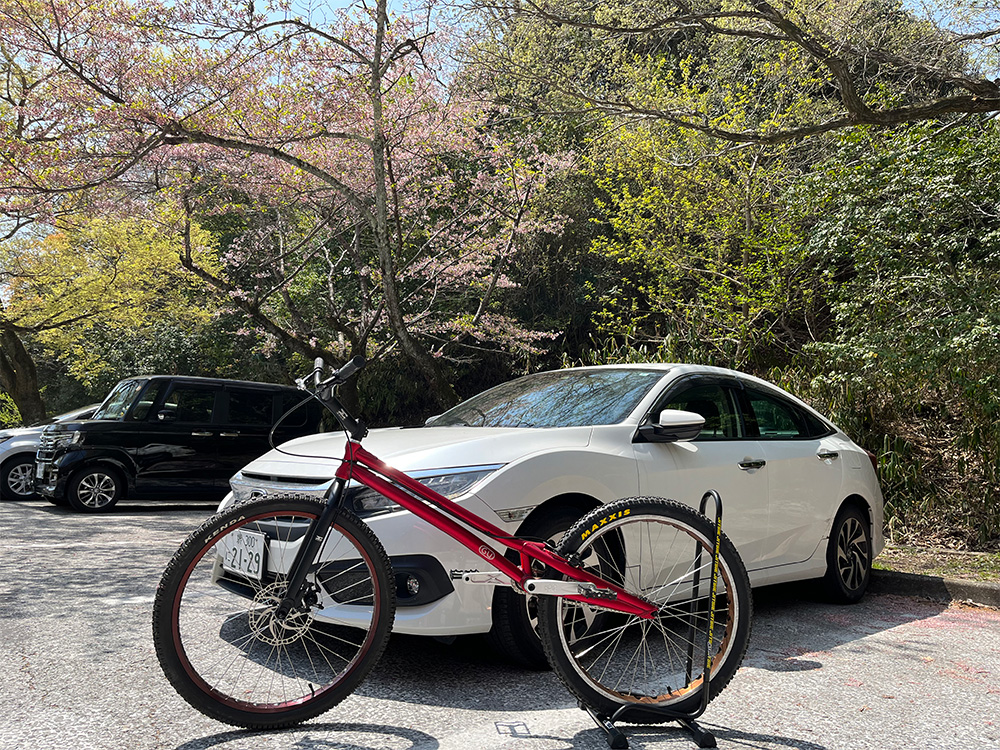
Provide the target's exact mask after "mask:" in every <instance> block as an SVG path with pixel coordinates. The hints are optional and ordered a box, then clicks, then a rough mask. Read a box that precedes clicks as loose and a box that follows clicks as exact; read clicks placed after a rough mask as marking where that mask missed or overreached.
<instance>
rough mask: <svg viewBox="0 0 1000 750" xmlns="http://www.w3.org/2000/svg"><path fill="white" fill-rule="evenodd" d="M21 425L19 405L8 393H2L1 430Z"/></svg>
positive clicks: (0, 396)
mask: <svg viewBox="0 0 1000 750" xmlns="http://www.w3.org/2000/svg"><path fill="white" fill-rule="evenodd" d="M20 424H21V413H20V412H19V411H18V410H17V405H16V404H15V403H14V401H13V399H11V397H10V396H8V395H7V394H6V393H3V392H2V391H0V429H5V428H7V427H18V426H20Z"/></svg>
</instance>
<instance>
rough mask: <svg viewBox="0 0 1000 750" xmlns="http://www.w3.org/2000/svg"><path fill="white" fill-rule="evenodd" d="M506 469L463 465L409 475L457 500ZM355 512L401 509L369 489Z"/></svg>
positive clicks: (356, 501) (361, 493)
mask: <svg viewBox="0 0 1000 750" xmlns="http://www.w3.org/2000/svg"><path fill="white" fill-rule="evenodd" d="M501 467H503V464H491V465H489V466H463V467H459V468H455V469H427V470H424V471H413V472H409V471H408V472H406V473H407V475H408V476H410V477H412V478H413V479H416V480H417V481H418V482H420V483H421V484H423V485H426V486H427V487H430V488H431V489H432V490H434V491H435V492H436V493H438V494H439V495H444V496H445V497H446V498H448V499H449V500H454V499H455V498H456V497H460V496H461V495H464V494H465V493H467V492H469V491H471V490H472V488H473V487H474V486H475V485H477V484H479V482H481V481H482V480H484V479H485V478H486V477H488V476H489V475H490V474H492V473H493V472H495V471H496V470H497V469H500V468H501ZM353 501H354V510H355V512H357V513H359V514H365V515H370V514H372V513H377V512H385V511H391V510H399V508H400V506H399V505H397V504H396V503H394V502H392V500H390V499H389V498H387V497H385V496H383V495H380V494H379V493H378V492H376V491H375V490H372V489H368V488H367V487H364V488H362V489H361V490H360V491H358V492H355V493H354V497H353Z"/></svg>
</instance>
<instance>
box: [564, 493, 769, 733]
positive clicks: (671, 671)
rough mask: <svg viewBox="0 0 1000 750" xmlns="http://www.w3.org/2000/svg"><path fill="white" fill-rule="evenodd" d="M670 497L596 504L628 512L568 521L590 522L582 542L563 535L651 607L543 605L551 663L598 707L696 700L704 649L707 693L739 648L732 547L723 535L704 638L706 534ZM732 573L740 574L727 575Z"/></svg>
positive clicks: (744, 600) (710, 540) (735, 661)
mask: <svg viewBox="0 0 1000 750" xmlns="http://www.w3.org/2000/svg"><path fill="white" fill-rule="evenodd" d="M672 505H673V504H671V505H667V504H666V503H663V502H662V501H660V502H656V503H654V504H652V508H647V509H646V510H643V509H642V508H641V507H636V506H635V504H632V505H631V506H628V505H621V506H620V507H619V505H618V504H615V505H611V506H606V507H605V508H604V509H603V511H598V512H597V514H598V515H600V516H601V517H602V518H604V519H607V518H608V516H612V517H613V516H614V515H616V512H617V510H620V509H623V508H628V509H629V511H630V512H629V513H628V514H626V515H625V517H623V518H619V519H616V520H611V521H610V522H608V523H606V524H605V525H603V526H600V525H599V521H600V519H598V518H597V516H594V519H591V521H590V522H588V521H587V519H585V520H584V522H581V525H580V526H578V527H577V529H582V530H584V531H586V529H584V526H585V525H587V523H590V524H591V525H598V528H597V529H596V530H594V531H593V533H591V534H589V535H587V536H586V538H585V539H583V540H582V541H580V537H581V536H582V534H581V533H579V532H578V531H577V529H573V530H571V531H570V534H575V536H574V537H569V534H568V535H567V536H568V537H569V540H568V541H569V544H568V545H564V547H563V552H564V553H565V552H568V551H575V552H576V554H578V555H579V556H580V557H581V558H582V560H583V562H584V567H585V568H587V569H588V570H591V571H592V572H594V573H596V574H597V575H600V576H602V577H604V578H605V579H607V580H609V581H612V582H614V583H616V584H617V585H619V586H621V587H622V588H624V589H625V590H627V591H628V592H629V593H631V594H634V595H635V596H638V597H640V598H644V599H647V600H649V601H652V602H654V603H655V604H657V605H658V606H659V612H658V614H657V616H656V617H655V618H654V619H652V620H644V619H642V618H640V617H638V616H633V615H624V614H620V613H614V612H610V611H607V610H603V611H602V610H599V609H596V608H594V607H591V606H589V605H585V604H581V603H578V602H573V601H568V600H566V599H563V598H559V599H554V600H550V601H549V602H548V603H547V606H548V607H549V609H550V611H549V617H548V618H547V620H548V627H547V628H546V630H547V631H548V632H547V638H548V640H549V641H550V648H549V655H550V658H552V660H553V667H555V669H556V671H557V673H559V675H560V677H561V678H562V679H563V682H565V683H566V685H567V687H569V689H570V690H571V692H573V693H574V694H576V695H577V697H579V698H581V699H582V700H583V701H584V702H586V703H588V704H589V705H591V706H594V707H595V708H597V709H599V710H603V711H607V712H611V711H613V710H615V709H616V708H618V707H620V706H623V705H629V704H634V705H635V706H637V707H654V706H660V707H671V708H673V709H674V710H690V708H691V707H692V706H693V705H694V704H695V703H697V702H698V701H700V700H701V695H700V688H701V687H702V686H703V684H704V674H705V668H706V664H707V662H708V654H709V653H710V654H711V655H712V679H713V680H716V682H713V684H712V688H713V689H712V695H713V696H714V695H715V694H717V693H718V691H719V690H721V689H722V688H723V687H724V686H725V684H726V683H728V681H729V679H731V677H732V674H733V673H734V672H735V670H736V668H737V667H738V666H739V662H740V660H741V659H742V656H743V653H744V651H745V649H746V644H747V641H748V635H749V614H750V613H749V608H750V607H751V604H750V601H749V588H748V585H747V584H746V583H745V578H746V573H745V571H744V570H743V569H742V564H741V563H739V561H738V558H737V560H736V561H735V562H734V561H733V560H732V559H731V556H735V554H736V553H735V549H734V548H732V547H731V544H730V543H729V542H728V540H725V539H724V542H725V545H724V547H725V548H728V549H724V553H723V555H722V558H721V560H720V571H719V580H718V583H717V588H716V602H715V612H714V615H715V616H714V618H711V621H712V628H711V641H709V637H708V636H709V623H710V617H709V614H710V613H709V605H710V601H711V593H712V586H711V571H712V567H711V566H712V549H713V546H714V535H712V536H709V532H710V528H709V526H708V523H707V522H701V521H699V520H698V518H697V517H696V514H694V513H693V511H691V510H690V509H687V508H680V506H678V507H677V508H673V507H671V506H672ZM591 515H593V514H591ZM594 520H596V521H597V523H596V524H593V523H592V522H593V521H594ZM702 520H703V519H702ZM585 522H587V523H585ZM733 568H737V570H736V572H735V573H734V570H733ZM735 576H741V577H742V582H741V583H734V581H736V580H739V579H737V578H736V577H735ZM741 609H742V610H744V611H741ZM553 635H554V636H555V637H554V638H553ZM553 640H554V641H555V643H552V641H553ZM709 644H710V645H709ZM641 720H649V721H655V720H661V721H662V720H666V718H660V719H657V718H656V717H655V715H651V716H647V717H646V718H645V719H641Z"/></svg>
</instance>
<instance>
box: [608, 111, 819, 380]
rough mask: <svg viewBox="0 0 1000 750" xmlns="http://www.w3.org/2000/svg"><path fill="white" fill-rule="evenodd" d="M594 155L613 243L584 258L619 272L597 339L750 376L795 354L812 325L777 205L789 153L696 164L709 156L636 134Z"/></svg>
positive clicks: (679, 137) (790, 229)
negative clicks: (622, 340)
mask: <svg viewBox="0 0 1000 750" xmlns="http://www.w3.org/2000/svg"><path fill="white" fill-rule="evenodd" d="M608 145H609V144H607V143H603V142H602V143H601V146H602V149H601V151H600V153H596V149H595V153H594V155H593V160H592V169H593V171H594V173H595V175H596V179H597V181H598V184H599V185H600V186H601V187H602V188H603V189H604V191H605V196H606V197H605V199H604V200H603V201H602V202H601V204H600V208H601V209H602V211H603V214H604V216H603V218H604V219H605V220H606V221H607V223H608V225H609V226H610V228H611V230H612V231H611V232H610V233H609V234H608V235H607V236H605V237H602V238H598V239H597V240H595V242H594V243H592V246H591V250H592V252H594V253H597V254H599V255H601V256H603V257H605V258H607V259H608V260H609V261H610V262H613V263H614V264H616V265H617V268H618V274H617V278H618V279H619V280H620V283H619V284H618V286H616V287H615V288H613V289H611V290H609V291H608V292H606V293H605V295H604V296H603V298H602V300H601V303H602V310H601V311H600V313H599V314H598V316H597V333H598V335H599V336H601V337H608V336H612V337H614V336H620V335H621V334H622V333H623V332H625V333H626V334H627V335H628V336H630V337H632V338H633V339H635V340H637V341H659V340H663V339H670V340H672V341H674V342H676V343H675V344H674V346H675V347H677V349H676V350H677V352H678V354H680V356H681V357H682V358H700V359H702V360H703V361H710V362H712V363H718V364H727V365H731V366H737V367H755V366H757V367H759V366H761V364H763V363H766V362H770V361H773V360H774V359H775V358H780V357H781V356H783V353H785V352H788V351H795V350H796V349H797V347H798V346H799V345H800V344H801V341H802V340H803V339H804V337H805V336H806V334H807V332H806V327H807V326H808V324H809V320H810V319H811V318H812V317H814V316H815V309H814V308H815V304H816V299H815V295H814V294H813V291H812V290H813V287H814V286H815V285H814V282H813V279H812V271H811V269H810V268H809V267H808V265H807V264H806V263H805V262H804V260H805V253H804V250H803V248H802V245H801V242H800V229H799V227H798V226H797V225H796V224H795V222H794V221H793V220H792V217H790V216H788V214H787V210H786V208H785V207H784V206H783V205H782V204H781V203H780V201H779V200H778V196H779V195H780V193H781V191H782V190H783V189H784V188H785V185H786V183H787V181H788V180H789V179H791V178H792V177H794V175H795V172H794V168H793V167H791V166H790V165H789V163H788V153H786V152H785V151H782V150H771V151H769V152H766V153H765V152H764V151H762V150H760V149H755V150H752V151H751V150H743V151H737V152H733V153H731V154H727V155H725V156H723V157H718V158H700V157H699V155H705V154H706V151H707V150H708V148H709V147H710V144H709V143H707V142H706V141H705V139H701V138H692V137H690V136H686V135H683V134H678V133H677V132H676V131H672V130H668V129H664V128H654V127H649V128H646V127H643V128H633V129H631V130H629V131H627V132H626V131H620V132H619V133H618V134H617V137H616V139H615V140H614V142H613V143H611V144H610V145H611V148H608Z"/></svg>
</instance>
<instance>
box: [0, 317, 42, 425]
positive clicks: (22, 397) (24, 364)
mask: <svg viewBox="0 0 1000 750" xmlns="http://www.w3.org/2000/svg"><path fill="white" fill-rule="evenodd" d="M0 386H2V387H3V389H4V390H5V391H7V393H8V394H10V397H11V398H12V399H13V400H14V403H15V404H17V409H18V411H20V412H21V421H22V422H23V423H24V424H31V423H33V422H38V421H40V420H42V419H44V418H45V406H44V405H43V404H42V396H41V394H40V393H39V392H38V374H37V372H36V371H35V362H34V360H32V359H31V355H30V354H28V350H27V349H25V348H24V344H23V343H21V339H20V338H18V336H17V333H15V332H14V330H13V329H11V328H7V327H2V328H0Z"/></svg>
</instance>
